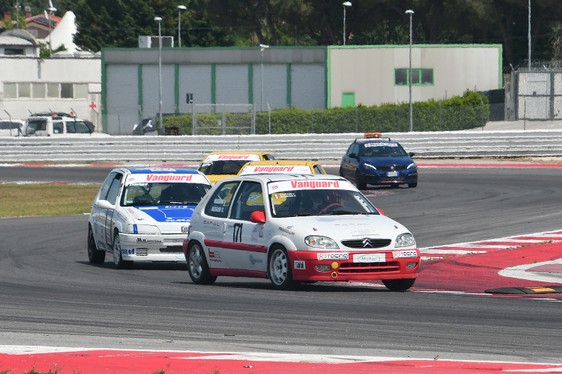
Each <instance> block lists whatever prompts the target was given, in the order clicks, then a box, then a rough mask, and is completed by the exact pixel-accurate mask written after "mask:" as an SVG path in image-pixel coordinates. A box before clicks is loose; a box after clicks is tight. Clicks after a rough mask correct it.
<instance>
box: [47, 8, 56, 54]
mask: <svg viewBox="0 0 562 374" xmlns="http://www.w3.org/2000/svg"><path fill="white" fill-rule="evenodd" d="M56 11H57V8H55V7H53V6H52V7H50V8H49V13H48V14H49V17H48V18H47V22H48V23H49V52H51V53H53V43H52V38H51V33H52V31H53V30H52V27H51V26H52V25H51V16H52V15H53V14H54V13H55V12H56Z"/></svg>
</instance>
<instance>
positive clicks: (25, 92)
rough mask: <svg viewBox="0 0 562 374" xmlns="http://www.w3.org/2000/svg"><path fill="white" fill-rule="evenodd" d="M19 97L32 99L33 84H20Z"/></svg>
mask: <svg viewBox="0 0 562 374" xmlns="http://www.w3.org/2000/svg"><path fill="white" fill-rule="evenodd" d="M18 97H31V83H19V84H18Z"/></svg>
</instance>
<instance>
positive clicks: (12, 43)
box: [0, 12, 101, 130]
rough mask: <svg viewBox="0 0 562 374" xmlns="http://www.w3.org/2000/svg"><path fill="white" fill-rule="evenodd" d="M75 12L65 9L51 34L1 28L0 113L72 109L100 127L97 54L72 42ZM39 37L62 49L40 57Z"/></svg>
mask: <svg viewBox="0 0 562 374" xmlns="http://www.w3.org/2000/svg"><path fill="white" fill-rule="evenodd" d="M75 33H76V25H75V15H74V13H72V12H67V13H66V14H65V15H64V17H63V18H62V19H61V20H60V22H59V23H58V25H57V27H56V28H55V29H54V30H53V31H52V33H51V35H48V34H47V35H45V37H44V38H43V39H35V38H34V37H33V35H32V34H31V33H29V32H27V31H25V30H10V31H5V32H3V33H2V34H0V65H1V67H2V68H0V119H5V118H8V117H11V118H12V119H26V118H27V117H28V116H29V114H30V113H36V112H48V111H57V112H66V113H69V112H74V113H75V114H76V115H77V116H78V117H80V118H82V119H87V120H90V121H92V122H93V123H94V124H95V125H96V129H98V130H99V129H101V116H100V115H99V114H100V110H99V107H100V101H101V59H100V56H99V55H98V54H92V53H84V52H82V51H80V49H79V48H77V46H76V45H75V44H74V42H73V36H74V34H75ZM40 42H42V43H44V44H46V45H48V44H49V42H51V43H52V45H53V49H57V48H58V47H59V46H61V45H63V46H64V48H65V51H63V52H60V53H56V54H54V55H53V56H52V57H50V58H45V59H43V58H40V57H39V49H40V45H39V44H40Z"/></svg>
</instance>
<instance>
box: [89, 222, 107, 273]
mask: <svg viewBox="0 0 562 374" xmlns="http://www.w3.org/2000/svg"><path fill="white" fill-rule="evenodd" d="M88 261H90V264H96V265H100V264H103V263H104V261H105V251H100V250H99V249H98V247H97V246H96V241H95V240H94V233H93V232H92V227H91V226H90V225H88Z"/></svg>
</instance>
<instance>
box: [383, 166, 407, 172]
mask: <svg viewBox="0 0 562 374" xmlns="http://www.w3.org/2000/svg"><path fill="white" fill-rule="evenodd" d="M377 169H379V170H381V171H402V170H405V169H406V166H401V165H396V166H377Z"/></svg>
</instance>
